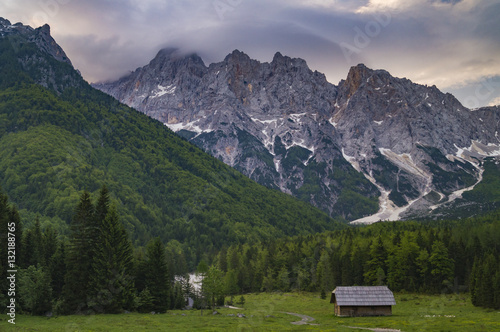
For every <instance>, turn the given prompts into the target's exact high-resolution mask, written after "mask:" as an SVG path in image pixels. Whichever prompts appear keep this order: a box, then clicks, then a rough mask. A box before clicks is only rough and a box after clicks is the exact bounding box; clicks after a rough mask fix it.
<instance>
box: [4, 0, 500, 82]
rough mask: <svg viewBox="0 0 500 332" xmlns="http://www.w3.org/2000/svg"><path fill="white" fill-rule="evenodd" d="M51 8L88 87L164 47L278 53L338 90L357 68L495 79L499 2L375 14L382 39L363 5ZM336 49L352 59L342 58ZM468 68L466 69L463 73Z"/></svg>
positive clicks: (263, 0) (98, 4) (208, 57)
mask: <svg viewBox="0 0 500 332" xmlns="http://www.w3.org/2000/svg"><path fill="white" fill-rule="evenodd" d="M50 1H54V2H58V3H59V2H60V3H61V5H60V6H59V8H58V10H57V14H55V15H51V16H50V17H49V22H48V23H49V24H51V26H52V33H53V35H54V36H55V38H56V40H57V41H58V42H59V43H60V44H61V46H62V47H63V48H64V49H65V51H66V53H67V54H68V56H69V57H70V58H71V60H72V62H73V63H74V64H75V66H76V67H77V68H78V69H80V70H81V72H82V73H83V75H84V77H86V78H87V79H88V80H89V81H97V80H106V79H116V78H118V77H119V76H121V75H123V74H125V73H127V72H128V71H131V70H134V69H135V68H137V67H139V66H143V65H145V64H147V63H148V62H149V61H150V60H151V58H152V57H154V55H155V54H156V52H157V51H158V50H159V49H160V48H161V47H165V46H174V47H180V48H181V50H184V51H190V52H197V53H199V54H200V55H201V56H202V57H203V59H204V61H205V62H206V63H207V64H208V63H211V62H216V61H221V60H222V59H223V58H224V56H225V55H227V54H228V53H229V52H231V51H232V50H234V49H240V50H241V51H243V52H245V53H248V54H249V55H250V56H251V57H253V58H256V59H258V60H260V61H270V60H271V59H272V56H273V54H274V53H275V52H276V51H280V52H282V53H283V54H286V55H289V56H292V57H301V58H304V59H305V60H306V61H307V62H308V65H309V67H310V68H311V69H314V70H318V71H320V72H323V73H325V74H326V75H327V77H328V79H329V81H330V82H332V83H335V84H336V83H338V81H339V80H340V79H342V78H345V76H346V74H347V71H348V70H349V67H350V66H351V65H356V64H357V63H359V62H363V63H365V64H366V65H368V66H370V67H373V68H383V69H387V70H388V71H389V72H391V73H392V74H394V75H396V76H406V77H408V78H409V79H412V80H414V81H418V82H420V83H428V84H437V85H438V87H440V88H442V89H447V88H448V89H449V88H450V87H451V86H452V85H455V86H459V85H464V84H475V83H474V82H479V81H480V80H481V78H482V77H486V76H492V75H500V64H499V63H498V61H497V60H495V59H496V55H497V54H499V52H500V41H499V39H500V34H499V33H498V31H500V20H498V17H499V16H500V4H499V3H498V1H497V0H483V1H479V2H475V3H474V6H472V7H471V5H470V4H471V2H470V1H466V0H463V1H457V0H436V1H433V0H429V1H411V2H408V3H406V2H405V6H403V7H401V8H395V9H394V11H392V12H385V13H384V12H381V13H380V12H379V14H381V15H384V14H385V15H390V24H387V25H384V26H380V27H379V28H380V31H377V30H376V26H375V25H373V22H376V21H377V20H376V17H375V16H374V13H372V14H368V13H367V12H364V13H362V14H361V13H358V12H356V11H357V9H359V8H361V7H363V6H366V5H367V4H368V3H369V1H368V0H357V1H346V0H337V1H331V2H328V1H320V0H315V1H310V2H304V1H299V0H288V1H285V0H274V1H269V0H204V1H200V0H198V1H195V0H126V1H123V0H106V1H102V0H47V2H50ZM40 3H41V2H40V1H38V0H18V1H16V2H10V4H11V7H9V10H8V11H7V12H9V13H16V8H17V13H18V17H21V16H22V15H24V16H28V17H29V15H33V13H36V12H37V11H40V10H41V9H40ZM44 3H46V2H44ZM62 3H65V4H62ZM407 4H408V5H407ZM3 6H6V5H2V4H0V10H2V9H4V8H3ZM217 6H219V7H217ZM221 6H222V7H221ZM221 8H222V9H221ZM221 10H222V11H221ZM7 18H8V19H11V20H15V18H9V17H7ZM370 24H371V25H370ZM370 27H371V28H374V27H375V30H369V28H370ZM367 29H368V30H367ZM359 31H361V32H362V33H365V34H366V33H367V31H368V32H369V31H371V34H369V36H368V37H369V38H368V41H366V40H365V41H364V43H361V44H362V45H360V43H358V44H356V41H360V40H361V39H362V38H361V37H359V36H358V35H359ZM374 32H376V33H374ZM356 38H358V39H356ZM361 41H362V40H361ZM340 45H344V46H345V45H351V46H353V47H356V50H355V51H354V52H352V53H351V55H350V57H349V59H347V58H346V57H345V55H344V54H345V48H344V49H343V48H341V46H340ZM359 46H362V47H359ZM343 50H344V51H343ZM490 59H493V60H492V61H490ZM466 63H469V67H463V66H464V64H466ZM470 64H474V65H470ZM464 68H469V69H468V70H464ZM471 82H472V83H471ZM454 89H455V88H454Z"/></svg>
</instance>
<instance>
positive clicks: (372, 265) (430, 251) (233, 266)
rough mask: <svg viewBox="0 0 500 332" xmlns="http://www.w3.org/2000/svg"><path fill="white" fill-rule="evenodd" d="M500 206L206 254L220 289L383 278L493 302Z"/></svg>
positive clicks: (311, 287)
mask: <svg viewBox="0 0 500 332" xmlns="http://www.w3.org/2000/svg"><path fill="white" fill-rule="evenodd" d="M498 257H500V213H499V212H495V213H491V214H489V215H486V216H483V217H477V218H472V219H467V220H459V221H441V222H411V221H405V222H388V223H378V224H375V225H371V226H362V227H351V228H347V229H344V230H338V231H333V232H326V233H319V234H316V235H307V236H297V237H291V238H282V239H277V240H273V241H265V242H262V243H257V244H239V245H233V246H230V247H228V248H225V249H223V250H221V251H220V252H219V254H218V255H217V256H216V257H215V258H214V260H213V266H214V267H215V268H217V269H218V270H220V271H221V273H222V274H223V275H224V284H225V288H226V294H240V293H241V294H243V293H247V292H260V291H266V292H272V291H280V292H287V291H299V292H300V291H309V292H320V293H321V294H322V296H323V297H326V294H328V293H330V292H331V291H332V290H333V289H335V287H337V286H354V285H358V286H372V285H373V286H376V285H388V286H389V287H390V288H391V289H392V290H393V291H396V292H418V293H429V294H438V293H451V292H469V291H470V292H471V296H472V302H473V304H474V305H477V306H483V307H490V308H500V302H499V301H500V264H499V259H498Z"/></svg>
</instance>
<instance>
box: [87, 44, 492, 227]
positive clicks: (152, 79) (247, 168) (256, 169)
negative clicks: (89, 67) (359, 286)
mask: <svg viewBox="0 0 500 332" xmlns="http://www.w3.org/2000/svg"><path fill="white" fill-rule="evenodd" d="M93 86H94V87H95V88H97V89H99V90H101V91H103V92H106V93H108V94H110V95H111V96H113V97H115V98H117V99H118V100H119V101H121V102H123V103H125V104H127V105H129V106H131V107H133V108H135V109H137V110H139V111H140V112H143V113H145V114H147V115H149V116H150V117H153V118H155V119H157V120H159V121H161V122H162V123H164V124H165V125H166V126H168V127H169V128H170V129H172V130H173V131H175V132H176V133H177V134H178V135H180V136H182V137H184V138H185V139H187V140H189V141H191V142H193V143H194V144H196V145H197V146H199V147H200V148H202V149H203V150H204V151H206V152H208V153H210V154H211V155H213V156H215V157H217V158H218V159H220V160H222V161H223V162H224V163H226V164H227V165H229V166H231V167H234V168H235V169H237V170H239V171H241V172H242V173H243V174H245V175H246V176H248V177H249V178H251V179H253V180H255V181H257V182H258V183H260V184H263V185H265V186H267V187H269V188H274V189H279V190H281V191H282V192H284V193H288V194H291V195H293V196H296V197H298V198H299V199H301V200H303V201H306V202H310V203H311V204H313V205H315V206H317V207H318V208H320V209H321V210H323V211H325V212H326V213H328V214H329V215H330V216H338V215H340V216H342V217H343V218H345V219H347V220H351V221H352V220H354V221H355V222H360V223H370V222H375V221H378V220H396V219H402V218H410V217H421V216H429V215H432V214H434V215H441V217H443V216H445V215H446V213H445V211H448V212H449V211H456V209H457V207H463V206H469V208H470V205H481V204H482V203H484V201H485V200H484V197H483V196H484V195H483V196H481V195H482V194H480V195H479V196H478V195H477V194H476V195H471V193H472V191H473V189H474V188H476V187H477V186H478V185H479V184H481V185H482V186H483V187H481V188H482V189H481V190H483V191H484V192H490V194H491V190H490V189H491V188H489V187H488V186H489V185H491V184H492V183H497V182H496V180H494V181H493V182H490V183H484V181H482V180H483V178H484V176H485V175H486V173H485V170H487V171H488V176H489V177H490V178H491V177H494V178H495V179H497V178H496V176H497V175H500V169H499V167H498V164H499V163H498V158H499V156H500V137H499V136H498V131H499V127H500V108H499V107H498V106H497V107H483V108H480V109H475V110H471V109H467V108H466V107H464V106H463V105H462V104H461V103H460V102H459V101H458V100H457V99H456V98H455V97H454V96H452V95H451V94H448V93H446V94H445V93H442V92H441V91H440V90H439V89H437V88H436V87H435V86H426V85H420V84H415V83H413V82H411V81H410V80H408V79H406V78H396V77H393V76H391V75H390V74H389V73H388V72H387V71H385V70H372V69H370V68H367V67H366V66H365V65H363V64H359V65H357V66H354V67H352V68H351V69H350V71H349V73H348V75H347V78H346V79H345V80H342V81H341V82H339V84H338V85H334V84H331V83H329V82H328V81H327V79H326V77H325V75H323V74H321V73H319V72H317V71H312V70H310V69H309V67H308V66H307V64H306V62H305V61H304V60H302V59H297V58H290V57H287V56H283V55H282V54H281V53H279V52H278V53H276V54H275V55H274V57H273V59H272V61H271V62H269V63H267V62H265V63H261V62H259V61H257V60H253V59H251V58H250V57H249V56H248V55H246V54H245V53H243V52H240V51H238V50H235V51H234V52H232V53H231V54H229V55H228V56H226V58H225V59H224V60H223V61H221V62H218V63H212V64H210V65H209V66H206V65H205V64H204V62H203V60H202V59H201V58H200V57H199V56H198V55H197V54H183V53H181V52H180V51H178V50H176V49H173V48H166V49H162V50H160V51H159V52H158V54H157V55H156V57H155V58H154V59H153V60H151V62H150V63H149V64H147V65H145V66H144V67H142V68H138V69H136V70H135V71H133V72H132V73H131V74H129V75H127V76H125V77H123V78H121V79H119V80H117V81H114V82H104V83H97V84H94V85H93ZM484 186H486V187H488V188H489V189H485V187H484ZM492 190H493V191H495V190H494V189H492ZM467 195H469V197H467ZM495 195H496V194H495ZM480 196H481V197H483V198H482V199H479V198H478V197H480ZM490 196H491V195H490ZM472 197H476V198H475V199H476V200H475V201H474V199H472ZM495 197H497V196H495ZM487 200H488V201H490V200H491V201H494V204H493V205H494V206H497V205H495V204H496V200H497V199H496V198H494V199H487ZM473 210H474V209H473Z"/></svg>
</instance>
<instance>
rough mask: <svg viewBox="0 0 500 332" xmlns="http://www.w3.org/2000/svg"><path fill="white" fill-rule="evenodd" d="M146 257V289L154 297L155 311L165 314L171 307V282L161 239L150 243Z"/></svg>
mask: <svg viewBox="0 0 500 332" xmlns="http://www.w3.org/2000/svg"><path fill="white" fill-rule="evenodd" d="M146 257H147V261H146V268H147V275H146V287H147V288H148V290H149V291H150V293H151V295H152V296H153V309H154V311H157V312H165V311H166V310H167V309H168V308H169V306H170V303H169V302H170V280H169V278H168V267H167V261H166V257H165V248H164V246H163V243H162V242H161V240H160V238H159V237H158V238H155V239H154V240H151V241H150V242H149V243H148V245H147V248H146Z"/></svg>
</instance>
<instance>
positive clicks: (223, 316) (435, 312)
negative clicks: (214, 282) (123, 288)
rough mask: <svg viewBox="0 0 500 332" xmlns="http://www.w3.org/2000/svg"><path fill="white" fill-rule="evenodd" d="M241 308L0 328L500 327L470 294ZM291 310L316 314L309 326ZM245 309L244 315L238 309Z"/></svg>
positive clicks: (250, 300)
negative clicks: (336, 307)
mask: <svg viewBox="0 0 500 332" xmlns="http://www.w3.org/2000/svg"><path fill="white" fill-rule="evenodd" d="M245 300H246V303H245V304H244V305H243V306H242V307H243V308H242V309H230V308H220V309H217V311H218V313H219V314H216V315H214V314H213V313H212V311H211V310H203V312H201V311H200V310H189V311H181V310H176V311H169V312H168V313H166V314H160V315H152V314H138V313H130V314H120V315H92V316H60V317H52V318H46V317H35V316H24V315H20V316H18V317H17V318H16V325H15V326H13V325H11V324H9V323H7V316H5V315H4V316H3V317H2V318H1V321H0V331H65V332H66V331H68V332H69V331H122V332H123V331H195V330H200V331H305V330H317V331H368V330H372V331H383V330H379V329H388V331H394V330H401V331H500V312H498V311H495V310H487V309H481V308H476V307H474V306H472V304H471V303H470V299H469V296H468V295H439V296H428V295H414V294H396V302H397V305H396V306H395V307H393V315H392V316H389V317H358V318H339V317H335V316H334V315H333V305H332V304H330V303H329V299H326V300H322V299H320V298H319V296H318V295H317V294H311V293H302V294H298V293H284V294H281V293H275V294H264V293H262V294H248V295H246V296H245ZM286 312H289V313H297V314H302V315H307V316H310V317H313V318H314V319H315V320H314V321H311V322H309V323H308V324H306V325H295V324H292V322H298V321H301V318H300V317H296V316H293V315H290V314H287V313H286ZM238 313H240V314H244V315H245V317H244V318H240V317H237V314H238Z"/></svg>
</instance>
